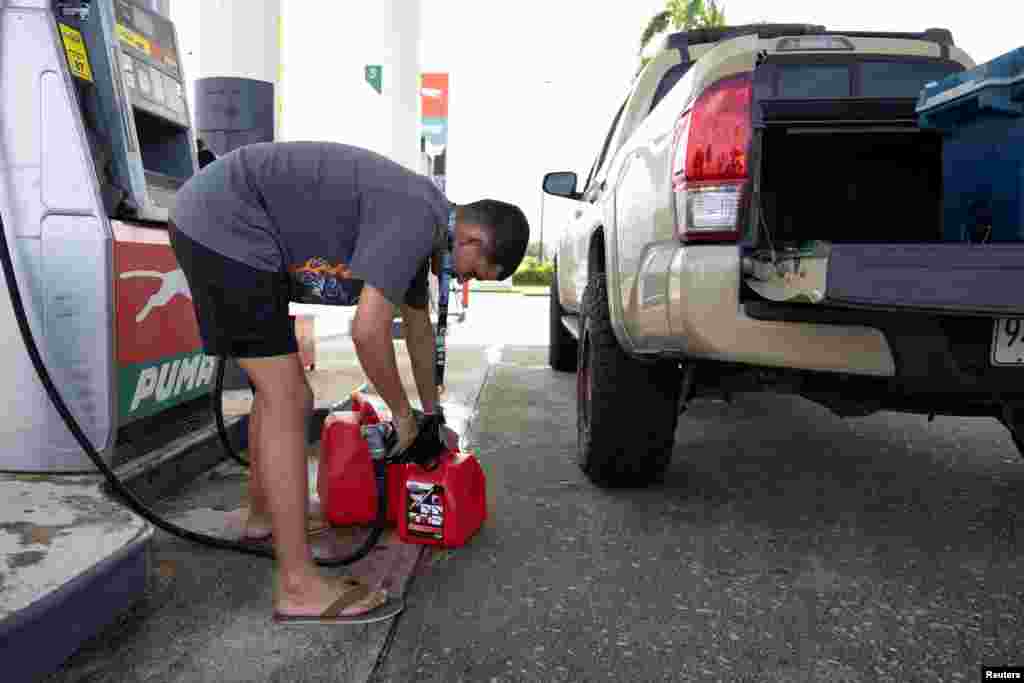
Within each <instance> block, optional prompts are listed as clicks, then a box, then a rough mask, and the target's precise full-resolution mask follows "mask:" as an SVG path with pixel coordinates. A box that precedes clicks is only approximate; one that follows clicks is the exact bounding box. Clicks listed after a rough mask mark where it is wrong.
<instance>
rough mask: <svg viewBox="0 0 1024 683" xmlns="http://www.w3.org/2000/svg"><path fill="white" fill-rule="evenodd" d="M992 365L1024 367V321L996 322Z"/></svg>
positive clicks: (1013, 319)
mask: <svg viewBox="0 0 1024 683" xmlns="http://www.w3.org/2000/svg"><path fill="white" fill-rule="evenodd" d="M992 365H1024V319H1021V318H1000V319H998V320H996V326H995V331H994V333H993V335H992Z"/></svg>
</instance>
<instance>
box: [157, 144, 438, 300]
mask: <svg viewBox="0 0 1024 683" xmlns="http://www.w3.org/2000/svg"><path fill="white" fill-rule="evenodd" d="M451 206H452V205H451V203H450V202H449V201H448V199H447V198H446V197H445V196H444V193H443V192H441V190H440V189H439V188H438V187H437V186H436V185H435V184H434V183H433V182H432V181H431V180H430V179H429V178H427V177H426V176H423V175H420V174H418V173H414V172H412V171H410V170H408V169H406V168H405V167H404V166H401V165H400V164H398V163H395V162H394V161H391V160H390V159H388V158H386V157H384V156H381V155H379V154H376V153H374V152H371V151H369V150H365V149H360V148H358V147H352V146H350V145H342V144H338V143H330V142H274V143H259V144H253V145H247V146H245V147H241V148H239V149H236V150H235V151H233V152H231V153H229V154H226V155H224V156H223V157H221V158H219V159H217V160H216V161H214V162H213V163H211V164H210V165H209V166H207V167H205V168H204V169H203V170H202V171H200V172H199V173H198V174H196V175H195V176H193V177H192V178H191V179H190V180H189V181H188V182H187V183H185V185H184V186H183V187H182V188H181V189H180V190H179V191H178V195H177V198H176V202H175V207H174V211H173V212H172V215H171V220H173V221H174V224H175V226H177V228H178V229H179V230H180V231H181V232H183V233H185V234H186V235H188V236H189V237H191V238H192V239H193V240H195V241H196V242H199V243H200V244H202V245H203V246H205V247H206V248H208V249H211V250H213V251H216V252H217V253H219V254H221V255H223V256H226V257H228V258H231V259H234V260H236V261H241V262H243V263H247V264H249V265H250V266H252V267H254V268H258V269H260V270H267V271H280V270H282V269H287V271H288V272H289V273H290V275H291V283H292V294H291V298H292V300H293V301H298V302H302V303H315V304H334V305H352V304H355V303H356V301H357V300H358V297H359V293H360V291H361V290H362V285H363V282H367V283H369V284H370V285H372V286H373V287H376V288H377V289H380V290H381V291H382V292H383V293H384V295H385V296H386V297H387V298H388V300H389V301H391V302H392V303H399V302H403V301H404V302H405V303H408V304H410V305H414V306H417V307H419V308H422V307H423V306H425V305H426V295H427V272H428V266H429V261H430V258H429V257H430V255H431V253H432V252H433V251H434V249H435V246H436V245H437V244H438V241H439V235H444V234H445V233H444V231H445V230H446V229H447V225H448V216H449V211H450V208H451ZM282 258H283V259H284V260H283V261H282Z"/></svg>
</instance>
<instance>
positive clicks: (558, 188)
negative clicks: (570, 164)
mask: <svg viewBox="0 0 1024 683" xmlns="http://www.w3.org/2000/svg"><path fill="white" fill-rule="evenodd" d="M577 182H578V181H577V177H576V174H575V173H572V172H568V171H564V172H557V173H546V174H545V175H544V185H543V187H544V192H546V193H547V194H553V195H555V196H556V197H567V198H569V199H579V198H580V196H579V194H577V192H576V184H577Z"/></svg>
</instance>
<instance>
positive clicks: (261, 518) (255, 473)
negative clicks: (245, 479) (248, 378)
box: [245, 392, 271, 539]
mask: <svg viewBox="0 0 1024 683" xmlns="http://www.w3.org/2000/svg"><path fill="white" fill-rule="evenodd" d="M259 405H260V404H259V402H258V401H257V400H256V395H255V392H254V393H253V403H252V410H251V411H250V412H249V448H248V455H249V519H248V520H247V521H246V523H245V537H246V538H252V539H262V538H266V537H267V536H269V535H270V533H271V529H270V508H269V506H268V504H267V493H266V488H265V487H264V485H263V482H264V481H265V478H264V476H263V472H262V469H263V467H262V460H263V458H261V457H260V441H259V437H258V436H257V435H258V434H259V424H260V409H259Z"/></svg>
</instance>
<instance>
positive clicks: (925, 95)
mask: <svg viewBox="0 0 1024 683" xmlns="http://www.w3.org/2000/svg"><path fill="white" fill-rule="evenodd" d="M917 113H918V123H919V125H920V127H921V128H922V129H931V130H937V131H940V132H941V133H942V134H943V162H942V163H943V204H944V210H943V238H944V240H945V241H947V242H1024V48H1019V49H1017V50H1014V51H1012V52H1008V53H1007V54H1005V55H1002V56H1001V57H997V58H996V59H993V60H992V61H991V62H987V63H985V64H982V65H981V66H978V67H976V68H974V69H971V70H969V71H964V72H962V73H958V74H953V75H951V76H949V77H947V78H944V79H943V80H941V81H938V82H936V83H929V84H928V85H927V86H925V88H924V90H923V91H922V93H921V97H920V99H919V100H918V104H917Z"/></svg>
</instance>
